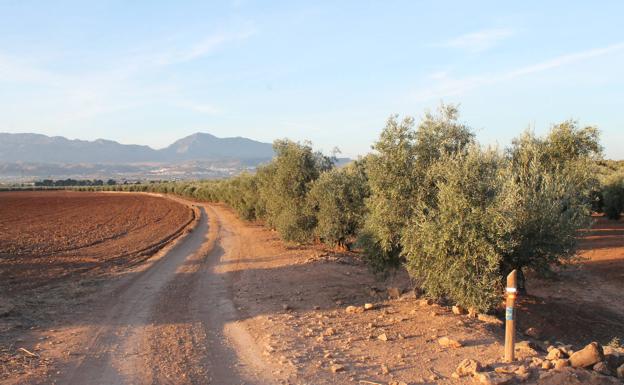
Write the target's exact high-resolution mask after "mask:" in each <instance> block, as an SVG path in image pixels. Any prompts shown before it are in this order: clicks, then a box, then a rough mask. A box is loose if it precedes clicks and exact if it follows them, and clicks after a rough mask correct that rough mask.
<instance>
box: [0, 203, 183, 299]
mask: <svg viewBox="0 0 624 385" xmlns="http://www.w3.org/2000/svg"><path fill="white" fill-rule="evenodd" d="M192 218H193V212H192V210H191V209H190V208H188V207H186V206H185V205H183V204H180V203H177V202H174V201H172V200H169V199H164V198H160V197H156V196H148V195H138V194H110V193H86V192H67V191H61V192H7V193H0V282H1V284H0V286H2V289H3V290H4V292H5V293H10V292H12V291H15V290H23V289H25V288H32V287H36V286H39V285H42V284H46V283H49V282H50V281H54V280H57V279H60V278H62V277H66V276H68V275H72V274H77V273H86V272H94V271H99V270H101V269H106V268H109V267H111V266H114V265H117V264H124V265H125V264H129V263H135V262H138V261H140V260H142V259H144V258H145V257H146V256H148V255H149V254H151V253H152V252H154V251H155V250H156V249H158V248H160V247H161V246H162V245H163V244H164V243H165V242H166V241H167V240H169V239H171V238H172V237H174V236H175V235H176V234H177V233H179V232H180V231H181V230H182V229H183V228H184V226H185V225H186V224H187V223H189V222H190V221H191V220H192Z"/></svg>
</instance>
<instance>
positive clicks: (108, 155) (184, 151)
mask: <svg viewBox="0 0 624 385" xmlns="http://www.w3.org/2000/svg"><path fill="white" fill-rule="evenodd" d="M272 157H273V147H272V145H271V144H270V143H264V142H260V141H256V140H253V139H249V138H244V137H240V136H239V137H228V138H219V137H216V136H214V135H212V134H209V133H203V132H197V133H194V134H191V135H188V136H186V137H184V138H181V139H178V140H176V141H175V142H173V143H172V144H170V145H169V146H167V147H165V148H162V149H153V148H151V147H149V146H146V145H138V144H122V143H119V142H117V141H114V140H109V139H103V138H98V139H95V140H91V141H90V140H83V139H68V138H66V137H64V136H48V135H44V134H37V133H0V162H39V163H65V164H74V163H104V164H120V163H141V162H182V161H189V160H226V159H237V160H241V161H246V162H248V161H258V162H262V161H266V160H269V159H271V158H272Z"/></svg>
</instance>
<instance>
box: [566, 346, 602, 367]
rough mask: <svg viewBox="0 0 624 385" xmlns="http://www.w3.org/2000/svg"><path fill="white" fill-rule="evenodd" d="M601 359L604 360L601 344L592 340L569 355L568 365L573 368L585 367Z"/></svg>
mask: <svg viewBox="0 0 624 385" xmlns="http://www.w3.org/2000/svg"><path fill="white" fill-rule="evenodd" d="M602 360H604V352H603V350H602V346H600V344H599V343H597V342H592V343H591V344H589V345H587V346H585V347H584V348H583V349H581V350H579V351H578V352H575V353H574V354H572V355H571V356H570V365H571V366H572V367H573V368H586V367H588V366H593V365H595V364H597V363H598V362H600V361H602Z"/></svg>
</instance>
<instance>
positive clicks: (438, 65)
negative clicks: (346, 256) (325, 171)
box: [0, 0, 624, 158]
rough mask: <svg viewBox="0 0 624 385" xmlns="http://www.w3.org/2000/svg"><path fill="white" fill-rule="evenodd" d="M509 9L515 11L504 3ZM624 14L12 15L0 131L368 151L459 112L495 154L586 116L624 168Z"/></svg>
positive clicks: (164, 9)
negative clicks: (425, 121)
mask: <svg viewBox="0 0 624 385" xmlns="http://www.w3.org/2000/svg"><path fill="white" fill-rule="evenodd" d="M502 4H504V5H505V6H504V7H502V6H501V5H502ZM622 15H624V2H622V1H612V2H583V1H578V2H571V1H560V2H556V1H548V2H544V1H522V2H504V3H502V2H500V1H492V2H460V1H457V2H448V1H427V2H425V1H404V2H402V1H363V0H362V1H352V2H349V1H327V2H324V1H307V2H296V1H283V2H278V1H263V2H260V1H258V2H253V1H245V0H240V1H229V2H228V1H224V2H217V1H155V0H151V1H147V0H146V1H106V0H98V1H45V0H41V1H28V0H14V1H13V0H0V131H4V132H38V133H43V134H48V135H63V136H67V137H70V138H80V139H95V138H99V137H103V138H107V139H114V140H118V141H120V142H122V143H139V144H148V145H151V146H153V147H157V148H158V147H163V146H166V145H167V144H169V143H170V142H172V141H173V140H175V139H178V138H180V137H182V136H185V135H188V134H190V133H193V132H197V131H204V132H209V133H212V134H214V135H217V136H246V137H250V138H253V139H258V140H263V141H272V140H273V139H275V138H282V137H289V138H291V139H295V140H303V139H310V140H312V141H313V142H314V144H315V145H316V146H317V147H319V148H322V149H325V150H329V149H331V148H333V147H334V146H338V147H339V148H340V149H341V150H342V152H343V154H344V155H348V156H355V155H357V154H363V153H366V152H368V151H369V149H370V145H371V143H372V142H373V141H374V140H375V139H376V137H377V136H378V134H379V132H380V129H381V128H382V127H383V126H384V123H385V120H386V118H387V117H388V116H389V115H390V114H392V113H399V114H410V115H416V116H422V114H423V111H424V109H426V108H435V107H436V106H437V105H438V104H439V102H440V101H441V100H443V101H445V102H452V103H460V104H461V111H462V120H464V121H465V122H466V123H468V124H469V125H470V126H472V127H473V128H474V129H475V130H476V131H477V135H478V138H479V139H480V141H481V142H482V143H499V144H501V145H506V144H507V143H508V142H509V140H510V139H511V138H512V137H514V136H516V135H517V134H519V133H520V132H521V131H522V130H523V129H525V128H526V127H528V126H533V127H534V128H535V130H536V131H537V132H538V133H541V132H544V131H545V130H546V129H547V128H548V127H549V125H550V124H552V123H555V122H558V121H561V120H564V119H568V118H574V119H578V120H579V121H580V122H581V124H595V125H597V126H599V127H600V128H601V130H602V133H603V136H602V137H603V144H604V146H605V149H606V155H607V156H608V157H611V158H624V27H623V24H622Z"/></svg>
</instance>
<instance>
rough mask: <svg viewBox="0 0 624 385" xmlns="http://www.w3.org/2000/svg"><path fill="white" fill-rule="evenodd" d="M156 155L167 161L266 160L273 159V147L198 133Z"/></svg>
mask: <svg viewBox="0 0 624 385" xmlns="http://www.w3.org/2000/svg"><path fill="white" fill-rule="evenodd" d="M158 153H159V154H160V155H162V156H163V157H164V160H167V161H185V160H205V159H211V160H214V159H238V160H242V161H247V160H266V159H271V158H272V157H273V146H272V145H271V144H270V143H262V142H257V141H255V140H251V139H247V138H242V137H236V138H217V137H216V136H214V135H210V134H206V133H201V132H198V133H196V134H193V135H189V136H187V137H185V138H182V139H180V140H178V141H176V142H174V143H173V144H171V145H170V146H168V147H167V148H164V149H162V150H160V151H158Z"/></svg>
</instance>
